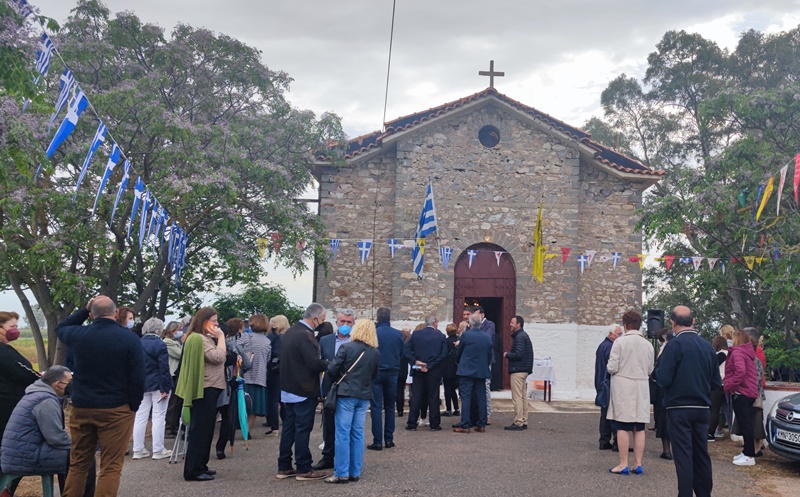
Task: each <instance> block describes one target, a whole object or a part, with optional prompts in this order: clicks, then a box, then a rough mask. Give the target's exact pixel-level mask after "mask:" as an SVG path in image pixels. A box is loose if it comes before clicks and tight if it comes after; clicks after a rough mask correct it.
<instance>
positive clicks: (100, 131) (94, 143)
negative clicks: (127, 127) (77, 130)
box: [72, 121, 108, 202]
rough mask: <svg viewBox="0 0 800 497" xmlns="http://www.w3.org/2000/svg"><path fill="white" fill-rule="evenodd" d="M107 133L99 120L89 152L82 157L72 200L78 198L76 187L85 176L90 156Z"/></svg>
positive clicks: (103, 140)
mask: <svg viewBox="0 0 800 497" xmlns="http://www.w3.org/2000/svg"><path fill="white" fill-rule="evenodd" d="M107 133H108V130H107V129H106V125H105V124H103V121H100V125H99V126H98V127H97V131H95V132H94V138H92V144H91V145H89V153H87V154H86V158H85V159H83V166H82V167H81V172H80V174H79V175H78V183H77V184H75V196H74V197H73V198H72V201H73V202H74V201H75V200H77V198H78V188H80V186H81V183H82V182H83V177H84V176H86V171H87V170H88V169H89V164H91V162H92V157H94V153H95V152H97V149H98V148H100V145H102V144H103V143H104V142H105V141H106V134H107Z"/></svg>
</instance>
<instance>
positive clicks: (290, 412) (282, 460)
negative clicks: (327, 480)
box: [278, 397, 317, 473]
mask: <svg viewBox="0 0 800 497" xmlns="http://www.w3.org/2000/svg"><path fill="white" fill-rule="evenodd" d="M284 405H285V406H286V419H284V421H283V430H281V442H280V448H279V449H278V450H279V455H278V471H287V470H290V469H292V445H294V452H295V458H294V462H295V465H296V466H297V472H298V473H308V472H309V471H311V463H312V460H311V449H309V448H308V440H309V438H310V436H311V430H312V429H313V428H314V413H315V412H316V410H317V399H316V398H311V397H309V398H308V399H306V400H304V401H302V402H296V403H290V402H287V403H285V404H284Z"/></svg>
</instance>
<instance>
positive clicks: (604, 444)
mask: <svg viewBox="0 0 800 497" xmlns="http://www.w3.org/2000/svg"><path fill="white" fill-rule="evenodd" d="M613 448H614V446H613V445H611V444H610V443H608V442H601V443H600V450H612V449H613ZM615 452H619V450H617V451H615Z"/></svg>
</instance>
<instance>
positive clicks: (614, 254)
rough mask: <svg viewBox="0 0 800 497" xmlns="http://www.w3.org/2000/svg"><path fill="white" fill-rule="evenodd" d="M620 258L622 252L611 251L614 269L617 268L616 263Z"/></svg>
mask: <svg viewBox="0 0 800 497" xmlns="http://www.w3.org/2000/svg"><path fill="white" fill-rule="evenodd" d="M621 258H622V252H611V261H612V262H613V263H614V269H616V268H617V264H618V263H619V260H620V259H621Z"/></svg>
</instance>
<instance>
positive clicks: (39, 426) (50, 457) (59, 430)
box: [0, 380, 70, 475]
mask: <svg viewBox="0 0 800 497" xmlns="http://www.w3.org/2000/svg"><path fill="white" fill-rule="evenodd" d="M69 449H70V439H69V435H67V430H65V429H64V412H63V410H62V409H61V401H60V400H59V399H58V396H56V392H55V391H54V390H53V389H52V387H50V385H47V384H46V383H45V382H44V381H42V380H38V381H36V382H35V383H33V384H32V385H30V386H29V387H28V388H27V390H26V393H25V396H24V397H23V398H22V400H20V401H19V404H17V407H15V408H14V412H13V413H12V414H11V419H10V420H9V421H8V429H7V430H6V432H5V433H4V434H3V447H2V455H0V466H1V467H2V470H3V473H9V474H17V475H52V474H63V473H66V471H67V460H68V458H69Z"/></svg>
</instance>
